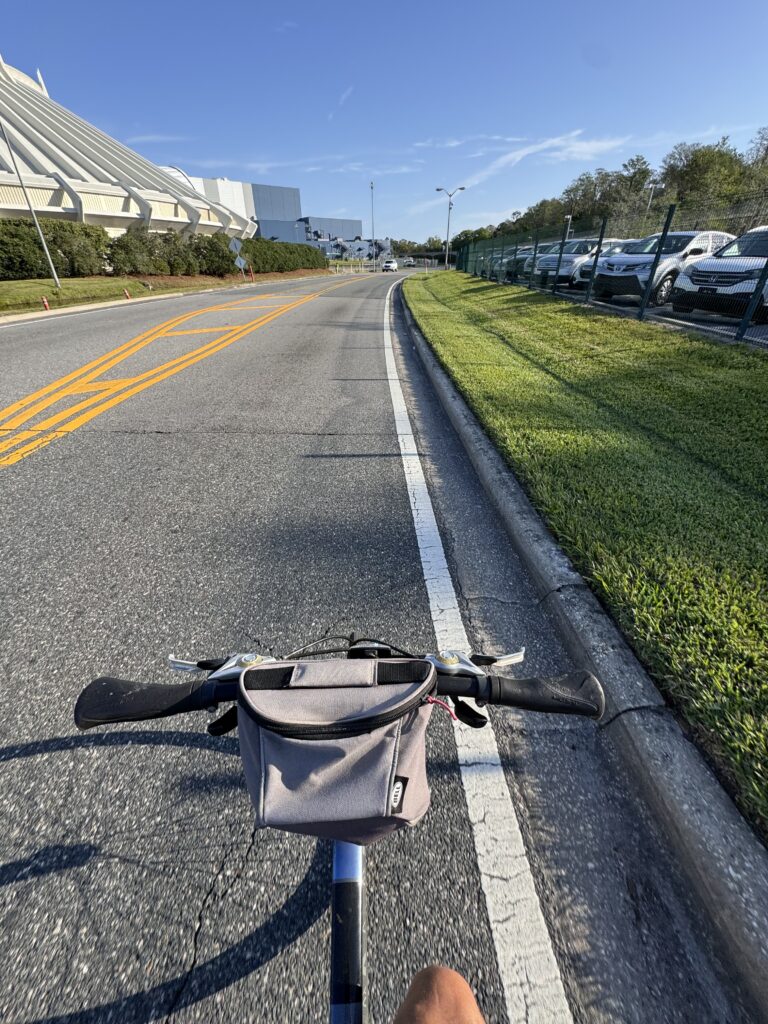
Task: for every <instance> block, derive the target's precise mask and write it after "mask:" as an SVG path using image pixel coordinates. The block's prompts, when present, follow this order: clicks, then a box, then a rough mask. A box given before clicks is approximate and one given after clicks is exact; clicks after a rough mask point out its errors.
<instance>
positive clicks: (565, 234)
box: [552, 217, 571, 295]
mask: <svg viewBox="0 0 768 1024" xmlns="http://www.w3.org/2000/svg"><path fill="white" fill-rule="evenodd" d="M570 226H571V221H570V218H569V217H566V218H565V220H564V221H563V237H562V238H561V239H560V250H559V252H558V254H557V269H556V270H555V280H554V281H553V282H552V294H553V295H554V294H555V292H556V291H557V279H558V277H559V276H560V264H561V263H562V262H563V249H564V248H565V243H566V241H567V239H568V228H569V227H570Z"/></svg>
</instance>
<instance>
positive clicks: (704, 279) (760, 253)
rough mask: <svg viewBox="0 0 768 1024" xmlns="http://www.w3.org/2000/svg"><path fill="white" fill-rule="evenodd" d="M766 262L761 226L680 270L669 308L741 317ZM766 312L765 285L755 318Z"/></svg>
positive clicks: (767, 240)
mask: <svg viewBox="0 0 768 1024" xmlns="http://www.w3.org/2000/svg"><path fill="white" fill-rule="evenodd" d="M766 260H768V225H766V224H764V225H762V227H759V228H752V230H751V231H747V233H746V234H744V235H740V236H739V237H738V238H737V239H735V240H734V241H733V242H730V243H729V244H728V245H726V246H724V247H723V248H722V249H718V251H717V252H716V253H715V254H714V255H713V256H711V257H709V259H705V260H696V262H695V263H691V264H690V266H687V267H685V269H684V270H681V271H680V273H679V274H678V276H677V280H676V281H675V287H674V288H673V289H672V309H673V310H674V311H675V312H676V313H690V312H691V310H694V309H708V310H711V311H713V312H717V313H722V314H724V315H725V316H738V317H742V316H743V315H744V312H745V310H746V308H747V306H748V304H749V299H750V296H751V295H752V292H753V291H754V290H755V283H756V281H757V279H758V278H759V277H760V275H761V274H762V272H763V267H764V266H765V262H766ZM767 313H768V285H767V286H766V287H765V288H764V289H763V296H762V301H761V303H760V304H759V305H758V308H757V316H758V317H759V318H760V319H761V320H764V319H765V318H766V315H767Z"/></svg>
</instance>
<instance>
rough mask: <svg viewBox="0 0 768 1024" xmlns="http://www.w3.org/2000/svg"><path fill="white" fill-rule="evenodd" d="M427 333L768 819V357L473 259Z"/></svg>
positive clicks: (433, 281) (764, 822)
mask: <svg viewBox="0 0 768 1024" xmlns="http://www.w3.org/2000/svg"><path fill="white" fill-rule="evenodd" d="M404 288H405V294H406V297H407V300H408V303H409V305H410V307H411V309H412V310H413V313H414V315H415V317H416V319H417V321H418V323H419V326H420V327H421V329H422V331H423V332H424V335H425V336H426V338H427V339H428V340H429V342H430V344H431V345H432V347H433V348H434V350H435V352H436V354H437V356H438V358H439V359H440V361H441V363H442V364H443V366H444V367H445V368H446V370H447V371H448V372H449V373H450V375H451V377H452V378H453V380H454V382H455V383H456V385H457V387H458V388H459V390H460V391H461V393H462V395H463V396H464V398H465V399H466V400H467V402H468V403H469V405H470V406H471V407H472V409H473V410H474V412H475V414H476V415H477V417H478V418H479V420H480V422H481V423H482V424H483V426H484V428H485V430H486V431H487V433H488V435H489V436H490V437H491V439H492V440H493V441H494V443H495V444H496V446H497V448H498V449H499V451H500V452H501V453H502V455H503V456H504V457H505V458H506V460H507V462H508V463H509V465H510V466H511V467H512V468H513V469H514V471H515V473H516V475H517V476H518V478H519V479H520V480H521V482H522V483H523V485H524V487H525V488H526V490H527V492H528V494H529V496H530V498H531V500H532V501H533V504H534V505H535V506H536V508H537V509H538V510H539V511H540V512H541V513H542V514H543V516H544V517H545V519H546V520H547V522H548V524H549V526H550V528H551V529H552V531H553V532H554V534H555V536H556V537H557V538H558V541H559V542H560V544H561V545H562V547H563V548H564V549H565V550H566V551H567V552H568V554H569V555H570V556H571V558H572V559H573V561H574V563H575V564H576V565H577V567H578V568H579V569H580V571H581V572H582V573H583V575H584V576H585V577H586V579H587V580H588V581H589V583H590V584H591V586H592V588H593V589H594V590H595V592H596V593H597V594H598V596H599V597H600V599H601V600H602V601H603V603H604V604H605V605H606V606H607V607H608V608H609V609H610V611H611V612H612V614H613V616H614V618H615V619H616V621H617V622H618V623H619V625H620V626H621V628H622V629H623V631H624V633H625V635H626V636H627V637H628V639H629V641H630V643H631V644H632V646H633V647H634V649H635V651H636V652H637V654H638V656H639V657H640V659H641V660H642V661H643V663H644V664H645V665H646V667H647V668H648V669H649V670H650V672H651V674H652V675H653V677H654V678H655V680H656V681H657V683H658V685H659V687H660V689H661V690H662V691H663V692H664V693H665V695H666V696H667V697H668V698H669V699H670V701H671V703H672V704H673V705H674V706H675V707H676V708H677V709H678V710H679V711H680V712H681V713H682V714H683V716H684V717H685V719H686V720H687V721H688V723H689V724H690V725H691V726H692V727H693V729H694V731H695V733H696V735H697V737H698V739H699V741H700V743H701V744H702V746H703V747H704V748H705V749H706V751H707V752H708V753H709V755H710V756H711V758H712V759H713V760H714V762H715V763H716V764H717V765H718V766H719V768H720V770H721V775H722V777H723V778H724V779H725V781H726V782H727V783H728V784H729V785H730V786H731V789H732V791H733V792H734V793H735V795H736V797H737V799H738V801H739V803H740V806H741V807H742V809H743V810H744V811H745V812H746V813H747V814H748V815H749V816H750V818H751V819H752V821H753V822H755V823H756V825H757V826H758V828H760V830H761V831H762V833H763V835H768V357H766V354H764V353H762V352H756V351H753V350H750V349H747V348H746V347H744V346H726V345H721V344H718V343H716V342H709V341H706V340H703V339H701V338H697V337H695V336H693V335H691V334H683V333H673V332H670V331H668V330H665V329H663V328H661V327H659V326H655V325H653V324H640V323H638V322H636V321H632V320H624V319H619V318H617V317H611V316H609V315H605V314H601V313H599V312H597V311H595V310H591V309H587V308H583V307H580V306H577V305H574V304H572V303H569V302H566V301H563V300H561V299H554V298H551V297H549V296H545V295H541V294H538V293H535V292H530V291H528V290H526V289H523V288H508V287H499V286H498V285H496V284H491V283H489V282H487V281H483V280H478V279H475V278H470V277H467V276H465V275H464V274H459V273H454V274H433V275H430V276H428V277H427V276H419V277H415V278H414V277H412V278H410V279H409V280H407V281H406V282H405V285H404Z"/></svg>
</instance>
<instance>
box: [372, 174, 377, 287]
mask: <svg viewBox="0 0 768 1024" xmlns="http://www.w3.org/2000/svg"><path fill="white" fill-rule="evenodd" d="M371 249H372V251H373V272H374V274H375V273H376V228H375V227H374V224H373V182H371Z"/></svg>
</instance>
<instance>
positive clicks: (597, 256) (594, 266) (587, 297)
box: [584, 217, 608, 303]
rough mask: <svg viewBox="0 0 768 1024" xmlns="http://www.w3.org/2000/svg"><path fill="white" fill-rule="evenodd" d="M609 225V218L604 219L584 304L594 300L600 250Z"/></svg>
mask: <svg viewBox="0 0 768 1024" xmlns="http://www.w3.org/2000/svg"><path fill="white" fill-rule="evenodd" d="M607 223H608V218H607V217H603V223H602V224H601V225H600V237H599V238H598V240H597V252H596V253H595V258H594V259H593V260H592V270H591V272H590V275H589V281H588V282H587V291H586V294H585V295H584V302H585V303H587V302H589V300H590V299H591V298H592V285H593V284H594V282H595V273H596V271H597V261H598V260H599V259H600V250H601V249H602V247H603V238H604V236H605V226H606V224H607Z"/></svg>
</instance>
